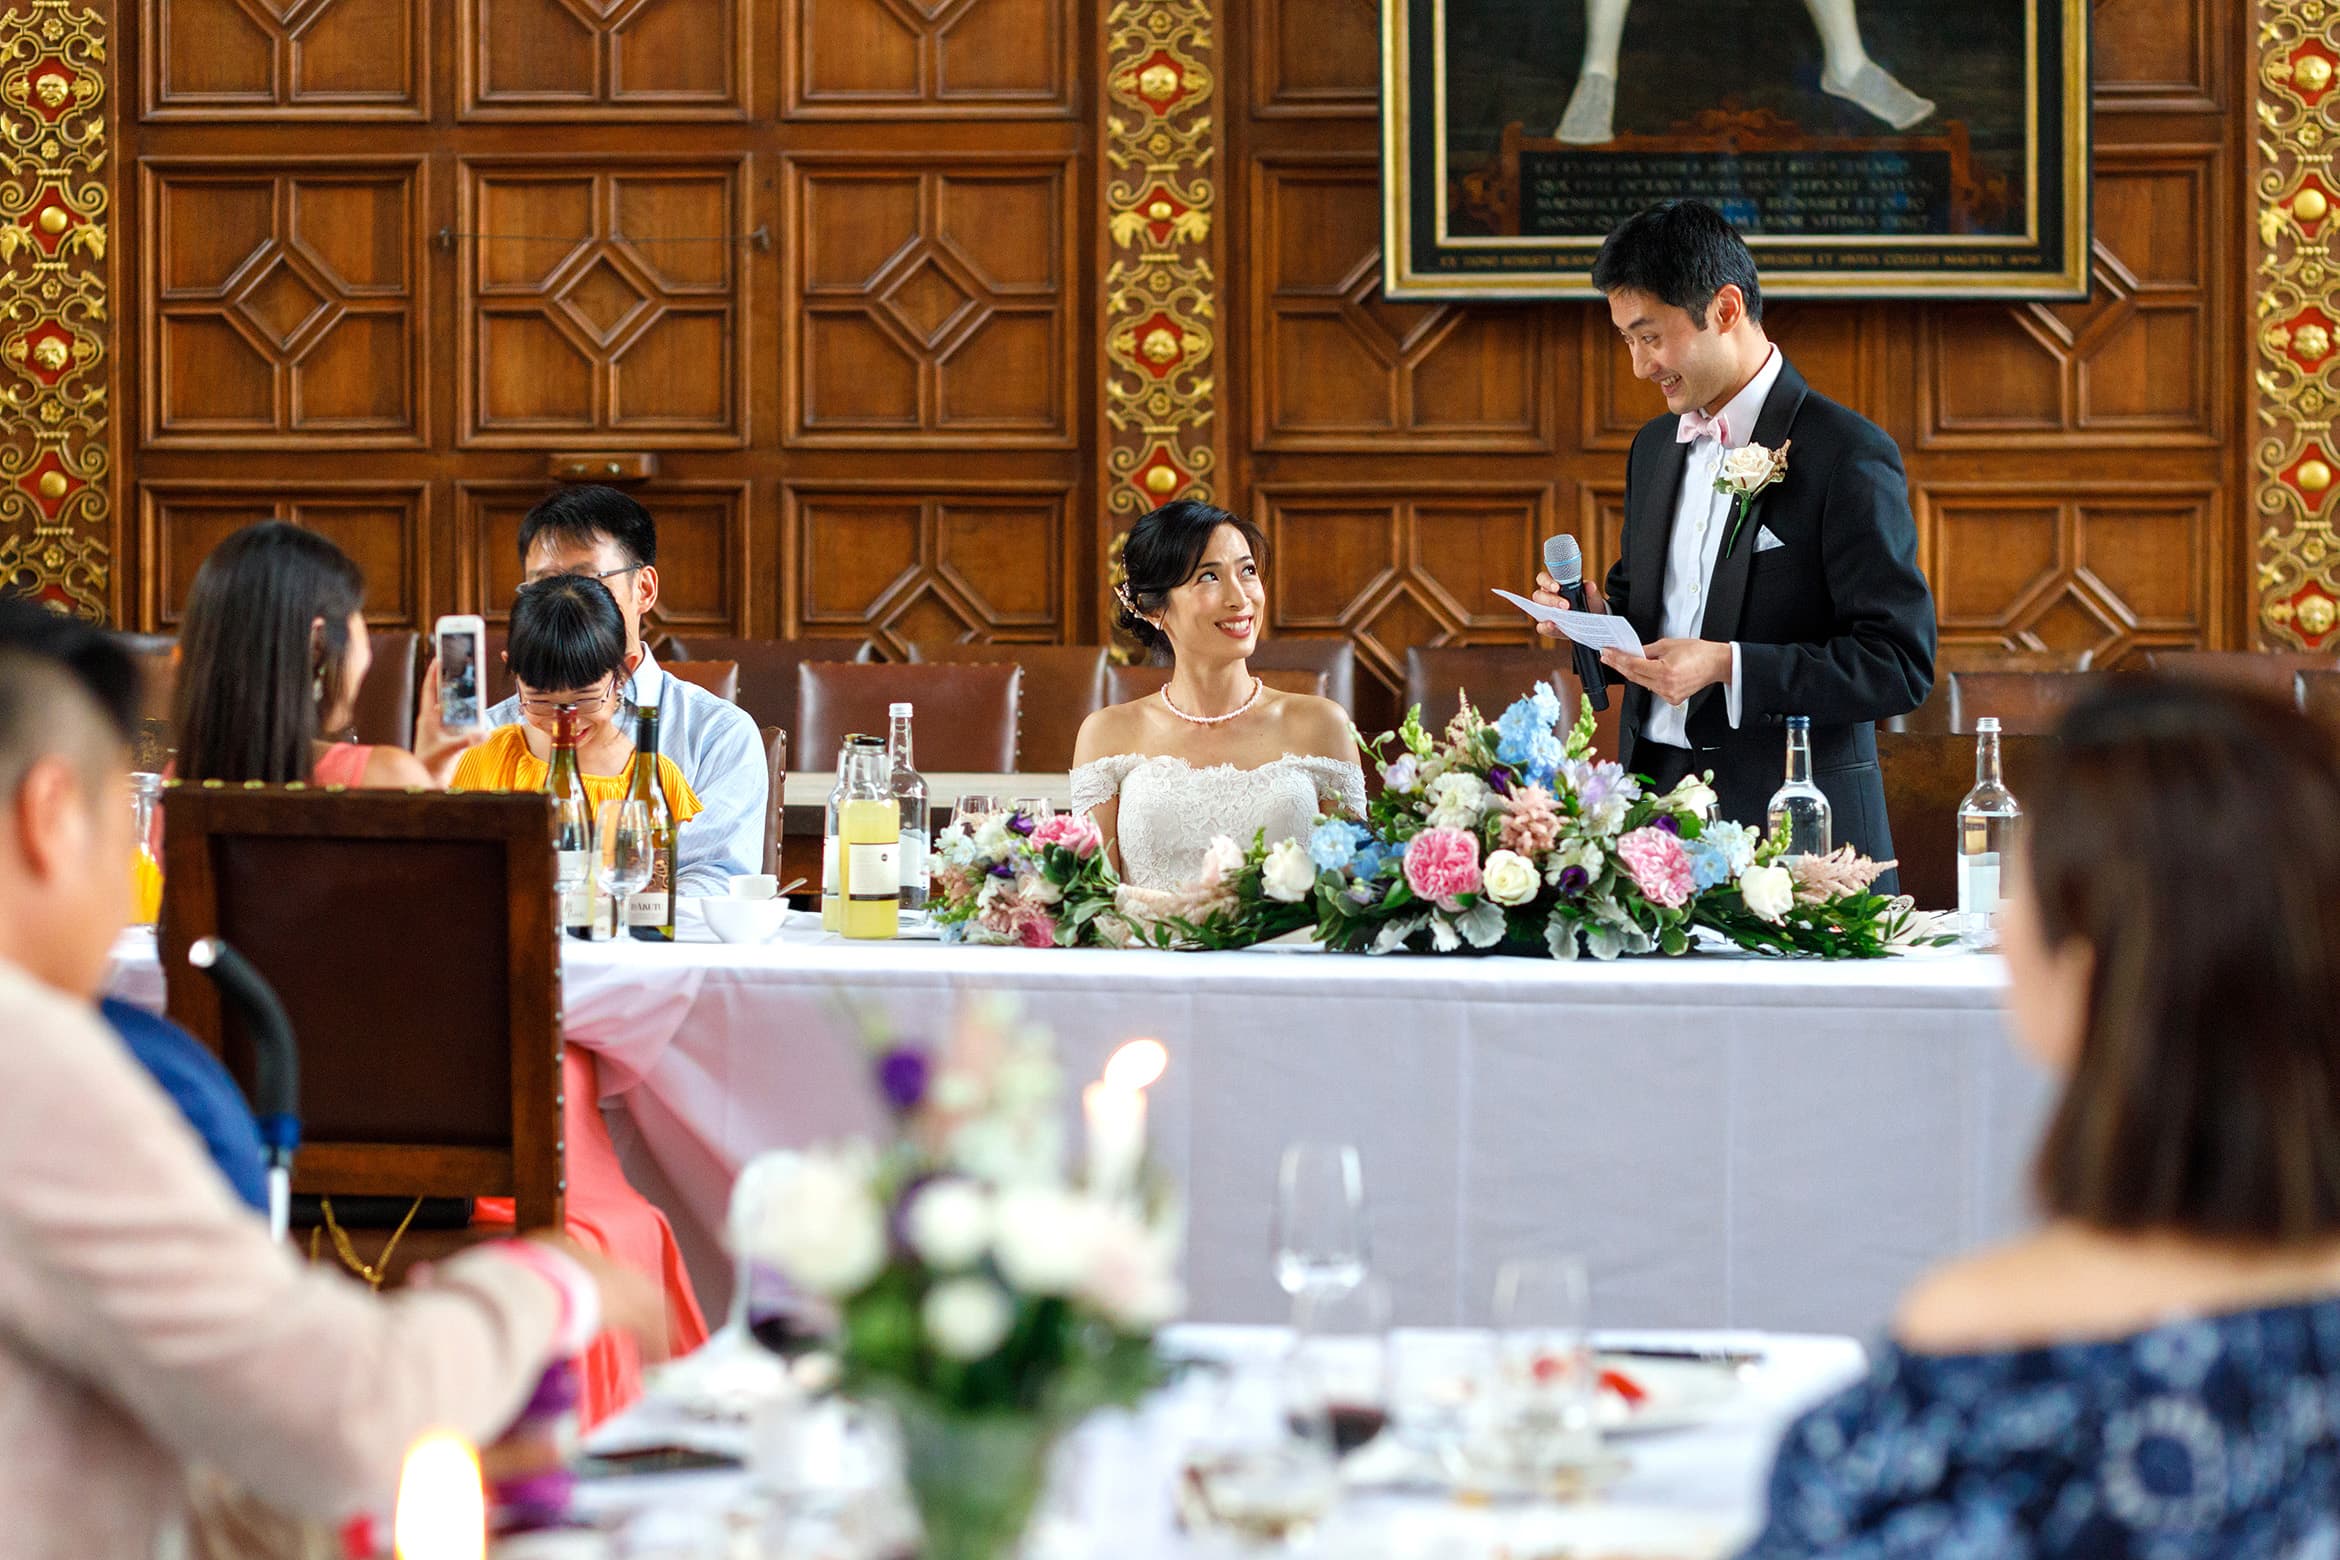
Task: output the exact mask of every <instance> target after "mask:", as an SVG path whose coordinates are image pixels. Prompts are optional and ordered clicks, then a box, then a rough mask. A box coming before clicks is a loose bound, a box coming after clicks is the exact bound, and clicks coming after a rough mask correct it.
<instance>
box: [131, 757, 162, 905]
mask: <svg viewBox="0 0 2340 1560" xmlns="http://www.w3.org/2000/svg"><path fill="white" fill-rule="evenodd" d="M162 787H163V780H162V776H160V775H154V774H134V775H132V776H131V777H130V818H131V825H130V826H131V828H132V830H133V831H134V837H135V839H136V841H137V844H136V847H135V853H134V854H133V855H132V856H131V858H130V871H131V880H130V882H131V906H130V909H131V917H130V918H131V920H132V922H133V923H134V924H136V925H139V926H152V925H153V924H154V923H155V921H156V920H157V919H158V918H159V917H160V916H161V915H162V863H161V862H160V861H157V860H156V859H155V855H154V848H155V836H156V834H157V833H158V832H159V831H158V830H157V829H156V828H155V822H156V820H157V819H159V818H160V817H161V816H162Z"/></svg>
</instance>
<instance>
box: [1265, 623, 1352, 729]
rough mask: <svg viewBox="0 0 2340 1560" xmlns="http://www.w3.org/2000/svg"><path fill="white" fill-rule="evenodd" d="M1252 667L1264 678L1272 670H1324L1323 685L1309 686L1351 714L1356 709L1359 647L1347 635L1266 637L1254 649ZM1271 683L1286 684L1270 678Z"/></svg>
mask: <svg viewBox="0 0 2340 1560" xmlns="http://www.w3.org/2000/svg"><path fill="white" fill-rule="evenodd" d="M1251 669H1252V670H1253V671H1255V672H1257V673H1259V674H1260V675H1261V676H1262V677H1263V678H1264V677H1266V676H1267V674H1268V673H1269V672H1322V673H1323V674H1324V686H1323V687H1321V688H1315V689H1311V690H1309V691H1310V692H1313V693H1316V694H1318V695H1319V696H1321V697H1323V698H1327V699H1330V700H1332V701H1333V703H1335V704H1337V705H1339V706H1340V707H1341V708H1342V709H1344V710H1347V711H1348V712H1349V713H1350V714H1351V715H1352V716H1353V715H1355V714H1356V712H1357V647H1356V645H1355V644H1354V643H1353V642H1351V641H1350V640H1349V638H1348V637H1347V636H1346V635H1343V636H1342V637H1340V638H1338V639H1332V638H1307V637H1302V636H1299V635H1292V634H1278V635H1276V636H1275V637H1274V638H1273V639H1263V640H1261V641H1260V642H1259V645H1258V647H1257V648H1256V649H1254V650H1253V651H1252V652H1251ZM1268 686H1269V687H1271V688H1281V687H1284V686H1285V684H1283V683H1279V682H1276V681H1274V680H1273V679H1272V678H1271V679H1268Z"/></svg>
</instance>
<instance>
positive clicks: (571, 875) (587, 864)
mask: <svg viewBox="0 0 2340 1560" xmlns="http://www.w3.org/2000/svg"><path fill="white" fill-rule="evenodd" d="M553 854H554V855H555V856H556V857H558V858H559V860H560V867H559V876H560V879H561V881H562V882H564V883H585V882H590V881H591V880H592V877H593V852H591V851H589V850H557V851H554V852H553Z"/></svg>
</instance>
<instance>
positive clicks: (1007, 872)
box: [991, 861, 1016, 878]
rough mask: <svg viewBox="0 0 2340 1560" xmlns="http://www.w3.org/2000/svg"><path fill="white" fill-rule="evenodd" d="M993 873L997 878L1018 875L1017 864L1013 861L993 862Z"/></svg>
mask: <svg viewBox="0 0 2340 1560" xmlns="http://www.w3.org/2000/svg"><path fill="white" fill-rule="evenodd" d="M991 875H992V876H993V877H995V878H1012V877H1014V876H1015V875H1016V864H1015V863H1014V862H1012V861H995V862H993V863H992V864H991Z"/></svg>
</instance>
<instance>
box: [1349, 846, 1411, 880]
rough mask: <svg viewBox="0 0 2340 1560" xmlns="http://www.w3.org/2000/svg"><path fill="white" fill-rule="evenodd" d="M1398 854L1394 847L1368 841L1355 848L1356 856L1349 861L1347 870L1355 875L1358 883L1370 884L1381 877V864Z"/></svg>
mask: <svg viewBox="0 0 2340 1560" xmlns="http://www.w3.org/2000/svg"><path fill="white" fill-rule="evenodd" d="M1398 854H1399V851H1398V850H1397V848H1396V847H1395V846H1392V845H1386V844H1384V843H1382V842H1381V841H1380V840H1376V839H1368V840H1366V841H1365V842H1364V843H1363V844H1361V845H1359V846H1358V847H1357V854H1356V855H1354V856H1352V857H1351V858H1350V859H1349V870H1350V871H1352V872H1354V873H1356V875H1357V881H1359V882H1360V883H1370V882H1372V881H1373V880H1374V879H1375V878H1377V877H1379V876H1380V875H1381V868H1382V864H1383V863H1384V862H1387V861H1389V860H1391V859H1392V858H1394V857H1395V856H1397V855H1398Z"/></svg>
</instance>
